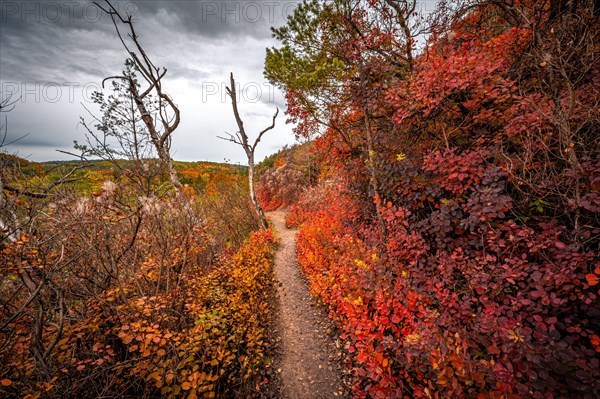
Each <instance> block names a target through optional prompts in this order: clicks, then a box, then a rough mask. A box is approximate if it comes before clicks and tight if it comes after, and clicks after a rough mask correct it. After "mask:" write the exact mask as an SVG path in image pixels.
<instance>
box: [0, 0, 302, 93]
mask: <svg viewBox="0 0 600 399" xmlns="http://www.w3.org/2000/svg"><path fill="white" fill-rule="evenodd" d="M296 3H297V2H296V1H232V0H227V1H207V0H202V1H114V2H113V4H114V6H115V7H116V8H117V10H119V11H120V12H121V13H123V14H131V15H132V16H133V19H134V21H136V22H138V25H137V30H138V33H139V34H140V37H141V38H142V40H144V39H146V37H148V36H150V35H153V34H154V33H155V32H154V31H155V30H156V28H157V27H158V28H159V29H163V30H164V31H165V32H169V33H170V34H169V35H163V36H162V37H153V41H155V43H156V44H157V45H162V46H161V52H163V53H164V52H165V51H168V46H169V44H170V41H171V40H172V37H173V36H175V35H178V40H184V41H187V42H189V43H190V45H192V46H193V45H198V44H199V43H203V42H206V41H209V40H212V41H214V40H221V41H239V40H241V39H248V38H255V39H268V38H269V37H270V31H269V27H270V26H272V25H277V24H280V23H281V22H282V21H283V20H284V19H285V16H286V15H288V14H290V13H291V12H292V10H293V9H294V7H295V5H296ZM99 4H101V5H103V6H105V4H104V3H103V2H99ZM119 46H120V44H119V43H118V41H117V40H115V34H114V27H113V26H112V23H111V21H110V18H109V17H108V16H107V15H106V14H103V13H102V12H99V10H98V8H97V7H96V6H95V5H94V4H93V2H92V1H88V0H81V1H72V0H64V1H62V0H61V1H45V2H43V1H33V0H26V1H23V0H0V79H2V80H7V79H8V80H15V79H16V80H19V81H27V82H40V81H52V82H64V81H68V80H69V79H72V78H75V79H82V78H86V77H89V76H98V74H101V75H105V74H106V72H107V71H106V69H107V68H102V67H101V66H102V65H109V66H110V67H111V69H112V67H114V65H115V64H117V63H118V64H119V65H120V63H121V62H122V59H123V58H124V56H125V55H124V52H123V51H121V52H119V51H118V50H119ZM82 47H83V48H82ZM149 47H152V46H149ZM165 47H166V49H165ZM97 49H100V50H105V51H104V54H103V56H104V58H102V59H99V57H98V54H95V55H94V53H95V51H96V50H97ZM106 50H112V51H110V52H109V51H106ZM90 53H91V54H92V55H91V56H90ZM65 55H66V56H65ZM84 56H87V57H84ZM259 58H260V57H259ZM178 61H179V60H178V59H177V57H176V56H175V57H172V62H173V64H177V63H178ZM74 64H76V65H77V67H74V66H73V65H74ZM177 68H178V67H177V66H175V67H173V66H171V69H173V70H175V69H177ZM179 69H180V70H184V69H185V67H184V66H183V65H181V66H180V67H179ZM195 78H197V76H195Z"/></svg>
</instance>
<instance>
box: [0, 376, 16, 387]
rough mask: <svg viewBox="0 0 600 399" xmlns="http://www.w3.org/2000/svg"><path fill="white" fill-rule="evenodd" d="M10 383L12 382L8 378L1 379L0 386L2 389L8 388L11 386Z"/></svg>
mask: <svg viewBox="0 0 600 399" xmlns="http://www.w3.org/2000/svg"><path fill="white" fill-rule="evenodd" d="M12 383H13V382H12V381H11V380H9V379H8V378H3V379H2V381H0V384H2V386H3V387H9V386H11V385H12Z"/></svg>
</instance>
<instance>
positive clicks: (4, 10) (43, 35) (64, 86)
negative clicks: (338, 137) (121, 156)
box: [0, 0, 298, 160]
mask: <svg viewBox="0 0 600 399" xmlns="http://www.w3.org/2000/svg"><path fill="white" fill-rule="evenodd" d="M100 3H101V4H102V2H100ZM112 3H113V4H114V5H115V7H116V8H117V9H118V10H119V11H120V12H122V13H123V14H131V15H132V18H133V20H134V21H135V23H136V31H137V33H138V34H139V36H140V40H141V42H142V45H143V46H144V48H145V49H146V51H147V52H148V54H149V55H150V57H151V58H152V59H153V61H154V62H155V64H156V65H158V66H165V67H166V68H167V69H168V74H167V76H166V78H165V85H166V86H167V87H169V89H168V90H169V91H168V92H169V94H172V95H174V97H175V99H176V101H177V103H178V105H180V107H181V109H182V116H183V122H182V125H181V126H180V129H178V132H177V137H179V139H177V138H176V139H175V141H174V150H177V151H178V155H181V156H182V158H184V159H204V158H207V159H214V160H222V159H223V157H224V156H223V154H226V153H227V152H228V149H227V146H226V145H225V144H223V143H220V142H218V144H217V145H214V146H213V145H212V144H211V145H210V146H208V148H209V149H208V150H203V149H202V148H203V147H202V146H201V145H200V144H197V143H196V141H200V142H202V141H203V140H208V142H211V143H212V136H214V135H216V134H221V133H222V130H223V125H225V124H228V123H231V124H234V122H233V120H231V115H230V112H231V111H230V108H229V105H228V104H227V103H228V101H227V99H226V96H225V95H224V87H225V84H227V79H228V76H229V72H230V71H233V72H234V73H235V76H236V79H238V81H239V82H242V84H254V85H256V86H259V87H261V89H262V90H263V92H264V93H263V94H262V95H261V96H260V98H259V99H258V101H249V102H248V103H247V104H244V108H245V109H247V110H248V112H249V114H248V119H249V121H248V123H251V122H252V120H251V119H252V118H261V117H262V118H263V119H264V121H267V122H268V121H269V120H270V118H271V117H272V113H273V112H274V108H275V106H276V105H277V106H278V107H279V108H280V109H281V110H282V111H283V109H284V108H285V104H284V103H283V102H282V99H281V95H279V94H278V95H277V96H273V95H272V91H273V90H274V89H273V88H270V89H269V88H267V87H266V84H267V83H266V82H265V81H264V79H263V78H262V68H263V62H264V55H265V51H264V49H265V47H269V46H271V45H273V44H274V42H273V41H272V39H270V29H269V28H270V26H279V25H281V24H282V23H283V22H284V20H285V17H286V16H287V15H289V14H291V12H292V11H293V9H294V8H295V7H296V5H297V3H298V1H287V0H285V1H268V0H266V1H232V0H228V1H206V0H202V1H137V0H134V1H125V0H118V1H117V0H115V1H113V2H112ZM126 57H127V53H126V51H125V50H124V49H123V47H122V45H121V43H120V42H119V40H118V38H117V35H116V33H115V29H114V26H113V24H112V22H111V20H110V18H109V17H108V16H107V15H105V14H103V13H101V12H99V11H98V8H97V7H96V6H95V5H94V4H93V2H92V1H89V0H48V1H34V0H0V84H1V86H0V93H1V94H2V95H3V96H6V95H7V94H10V93H14V95H15V98H19V102H18V103H17V106H16V108H15V110H13V111H12V112H10V113H9V136H10V138H11V139H14V138H17V137H21V136H24V135H27V136H25V137H24V138H22V139H21V140H20V141H19V142H18V143H17V145H16V146H13V148H15V149H16V150H19V151H23V152H24V154H25V155H28V154H33V155H32V156H33V158H34V159H53V158H55V157H56V154H55V153H54V152H53V149H54V148H62V149H68V148H70V147H71V146H72V141H73V140H78V141H83V131H82V129H81V128H80V127H78V121H79V116H85V117H88V116H89V115H88V114H87V112H86V111H85V109H84V108H83V107H82V105H81V104H82V103H83V104H84V105H85V106H86V107H90V106H92V105H93V104H90V95H91V93H92V92H93V91H94V90H96V89H99V88H100V83H101V82H102V79H103V78H105V77H107V76H111V75H115V74H118V73H119V72H120V71H121V70H122V68H123V62H124V60H125V58H126ZM205 88H209V89H210V92H206V90H205ZM205 97H206V98H205ZM250 97H251V96H250ZM242 100H243V101H246V100H248V99H247V98H243V99H242ZM250 100H252V99H250ZM282 116H283V115H280V118H279V121H278V124H280V126H281V125H283V117H282ZM251 117H252V118H251ZM257 123H259V124H261V125H262V124H263V121H259V122H257ZM228 128H229V127H228ZM199 131H201V134H203V135H204V136H202V138H199V137H200V136H199V134H200V133H199ZM177 140H180V142H181V143H182V144H181V147H180V148H176V146H177V143H178V141H177ZM190 140H194V141H192V142H191V143H192V144H191V145H190ZM279 140H280V141H281V139H279ZM263 144H264V149H267V148H270V146H271V144H270V143H269V142H268V141H267V142H265V143H263ZM276 145H279V144H276ZM0 150H1V149H0ZM201 151H212V152H201ZM213 153H214V154H216V155H211V154H213ZM36 154H37V155H36ZM227 158H232V156H229V155H227Z"/></svg>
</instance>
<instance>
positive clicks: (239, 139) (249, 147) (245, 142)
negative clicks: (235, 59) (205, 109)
mask: <svg viewBox="0 0 600 399" xmlns="http://www.w3.org/2000/svg"><path fill="white" fill-rule="evenodd" d="M230 84H231V87H227V94H228V95H229V97H230V98H231V105H232V107H233V115H234V116H235V121H236V122H237V125H238V129H239V130H238V132H237V133H236V134H235V135H233V134H229V133H227V134H228V137H221V136H218V137H219V138H220V139H222V140H226V141H231V142H232V143H235V144H237V145H240V146H242V148H243V149H244V151H245V152H246V157H247V158H248V184H249V187H250V200H251V201H252V205H254V209H255V210H256V214H257V216H258V220H259V222H260V227H261V228H263V229H266V228H267V226H268V225H267V218H266V217H265V214H264V212H263V210H262V207H261V206H260V204H259V203H258V200H257V198H256V189H255V187H254V151H255V150H256V146H257V145H258V143H259V142H260V140H261V139H262V137H263V135H264V134H265V133H266V132H268V131H269V130H271V129H273V128H275V119H277V115H279V108H277V111H275V115H273V123H272V124H271V125H270V126H267V127H266V128H264V129H263V130H261V131H260V132H259V133H258V136H257V137H256V140H254V143H250V139H249V137H248V134H247V133H246V129H245V128H244V122H243V121H242V118H241V116H240V112H239V110H238V106H237V101H238V100H237V93H236V88H235V79H234V78H233V73H231V75H230Z"/></svg>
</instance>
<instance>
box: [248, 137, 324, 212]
mask: <svg viewBox="0 0 600 399" xmlns="http://www.w3.org/2000/svg"><path fill="white" fill-rule="evenodd" d="M261 169H262V170H261V173H260V181H259V185H258V189H257V196H258V199H259V201H260V202H261V204H262V206H263V208H264V209H265V210H267V211H269V210H274V209H277V208H279V207H280V206H290V205H292V204H294V203H296V202H297V201H298V200H299V197H300V196H301V195H302V193H303V192H304V190H306V189H307V188H309V187H310V186H311V185H312V184H314V182H315V181H316V177H317V174H318V168H317V163H316V162H315V159H314V155H313V154H312V150H311V145H309V144H297V145H294V146H293V147H291V148H286V149H284V150H283V151H282V152H280V153H279V154H278V155H277V157H276V158H275V159H274V160H273V166H272V167H271V168H261Z"/></svg>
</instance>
